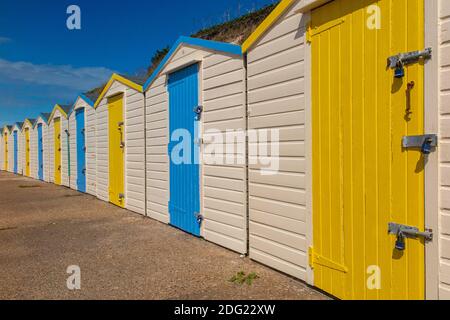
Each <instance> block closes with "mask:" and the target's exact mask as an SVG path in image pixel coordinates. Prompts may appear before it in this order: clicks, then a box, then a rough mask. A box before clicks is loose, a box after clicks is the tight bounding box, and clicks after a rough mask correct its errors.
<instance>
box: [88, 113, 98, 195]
mask: <svg viewBox="0 0 450 320" xmlns="http://www.w3.org/2000/svg"><path fill="white" fill-rule="evenodd" d="M85 112H86V113H85V117H86V124H85V126H86V192H87V193H89V194H91V195H96V193H97V178H96V176H97V167H96V157H97V154H96V138H95V121H96V120H95V109H94V108H93V107H91V106H88V107H86V108H85Z"/></svg>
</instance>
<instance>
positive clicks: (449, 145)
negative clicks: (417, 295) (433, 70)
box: [439, 0, 450, 300]
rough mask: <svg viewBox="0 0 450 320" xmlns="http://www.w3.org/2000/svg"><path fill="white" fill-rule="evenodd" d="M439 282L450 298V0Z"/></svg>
mask: <svg viewBox="0 0 450 320" xmlns="http://www.w3.org/2000/svg"><path fill="white" fill-rule="evenodd" d="M439 19H440V21H439V26H440V52H439V56H440V65H439V68H440V88H439V92H440V97H439V98H440V108H439V110H440V139H441V141H440V146H439V152H440V182H439V183H440V209H441V211H440V222H441V226H440V286H439V298H440V299H446V300H450V2H449V1H447V0H440V10H439Z"/></svg>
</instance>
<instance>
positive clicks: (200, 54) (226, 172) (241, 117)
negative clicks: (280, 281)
mask: <svg viewBox="0 0 450 320" xmlns="http://www.w3.org/2000/svg"><path fill="white" fill-rule="evenodd" d="M211 44H212V45H213V46H212V47H211V46H210V45H211ZM215 44H217V43H213V42H209V41H205V40H199V39H192V38H184V37H182V38H180V40H179V41H178V42H177V43H176V44H175V45H174V46H173V47H172V50H171V53H169V55H168V57H167V58H166V60H165V61H163V63H162V64H161V66H162V67H161V69H160V70H159V71H157V74H156V76H155V77H154V79H153V80H152V82H151V83H150V86H149V87H148V90H147V91H146V119H147V134H146V136H147V215H148V216H150V217H152V218H154V219H156V220H159V221H162V222H164V223H169V222H170V217H169V211H168V202H169V200H170V185H169V181H170V179H169V177H170V176H169V174H170V173H169V168H170V159H169V156H168V143H169V140H170V137H169V97H168V87H167V82H168V77H169V74H170V73H171V72H173V71H177V70H180V69H182V68H184V67H187V66H189V65H192V64H194V63H198V64H199V82H200V83H199V90H200V95H199V100H200V104H202V105H203V114H202V117H201V126H202V131H203V141H204V143H203V146H202V152H204V151H205V149H206V148H208V147H210V146H211V144H210V143H208V142H209V141H214V140H210V138H211V137H212V136H214V134H212V135H211V134H208V130H219V131H222V132H224V133H225V131H226V130H232V129H234V130H241V131H243V132H244V133H245V130H246V105H245V68H244V61H243V58H242V56H241V55H240V54H234V53H230V52H222V51H221V50H220V49H217V48H216V47H214V45H215ZM244 144H245V143H244ZM243 152H244V156H243V158H244V160H243V163H239V164H236V163H235V164H232V165H227V164H210V163H203V164H201V165H200V176H201V182H200V187H201V192H200V199H201V215H202V216H203V218H204V220H203V223H202V227H201V236H202V237H204V238H205V239H206V240H208V241H211V242H214V243H216V244H219V245H221V246H223V247H226V248H228V249H231V250H233V251H236V252H239V253H246V252H247V187H246V185H247V183H246V179H247V173H246V162H245V147H244V150H243Z"/></svg>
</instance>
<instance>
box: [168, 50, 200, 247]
mask: <svg viewBox="0 0 450 320" xmlns="http://www.w3.org/2000/svg"><path fill="white" fill-rule="evenodd" d="M195 64H196V65H197V67H198V70H197V90H198V95H197V96H198V104H199V105H201V106H203V107H204V101H203V61H202V60H201V59H192V60H188V61H186V62H185V63H183V64H182V65H179V66H177V67H176V68H173V69H170V68H169V69H168V70H167V71H166V72H165V76H166V79H165V89H166V93H167V137H168V138H167V144H169V143H170V142H171V138H172V137H171V132H170V92H169V77H170V75H171V74H173V73H176V72H178V71H181V70H183V69H186V68H189V67H191V66H192V65H195ZM204 113H205V110H203V115H204ZM198 130H199V134H200V135H201V136H203V116H202V117H201V118H200V121H198ZM167 147H168V145H167ZM198 156H199V164H198V179H199V182H198V186H199V197H200V199H199V206H200V212H199V214H200V215H202V216H203V217H204V207H203V205H204V200H203V195H204V190H203V160H202V159H203V143H202V144H201V145H200V147H199V155H198ZM168 157H169V158H168V168H167V171H168V181H169V188H168V191H167V192H168V203H169V202H170V199H171V194H170V174H171V172H170V163H171V159H170V154H169V155H168ZM169 209H170V208H169V205H168V206H167V213H168V219H169V224H170V221H171V220H170V219H171V217H170V210H169ZM199 229H200V235H199V237H201V238H204V230H205V221H204V220H203V222H202V223H201V224H200V228H199Z"/></svg>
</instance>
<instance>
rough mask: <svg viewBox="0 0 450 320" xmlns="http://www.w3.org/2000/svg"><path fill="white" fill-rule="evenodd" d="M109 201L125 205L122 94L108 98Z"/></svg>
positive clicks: (121, 205) (120, 205)
mask: <svg viewBox="0 0 450 320" xmlns="http://www.w3.org/2000/svg"><path fill="white" fill-rule="evenodd" d="M108 111H109V113H108V114H109V121H108V125H109V126H108V128H109V201H110V202H111V203H113V204H115V205H117V206H119V207H124V206H125V191H124V190H125V188H124V149H125V144H124V122H123V95H118V96H115V97H112V98H109V99H108Z"/></svg>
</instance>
